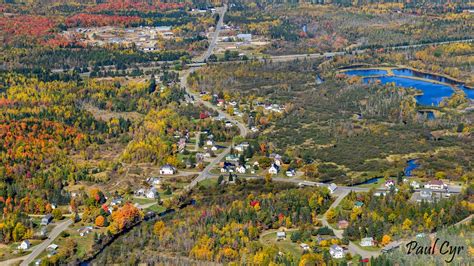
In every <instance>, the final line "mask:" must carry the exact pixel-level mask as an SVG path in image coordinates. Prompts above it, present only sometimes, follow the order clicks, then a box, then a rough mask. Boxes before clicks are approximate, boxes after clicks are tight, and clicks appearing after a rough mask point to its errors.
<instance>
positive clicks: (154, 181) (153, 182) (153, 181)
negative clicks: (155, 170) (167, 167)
mask: <svg viewBox="0 0 474 266" xmlns="http://www.w3.org/2000/svg"><path fill="white" fill-rule="evenodd" d="M146 182H147V183H148V184H150V185H152V186H159V185H161V179H160V178H159V177H149V178H148V179H147V180H146Z"/></svg>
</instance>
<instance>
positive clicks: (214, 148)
mask: <svg viewBox="0 0 474 266" xmlns="http://www.w3.org/2000/svg"><path fill="white" fill-rule="evenodd" d="M218 149H219V147H217V146H216V145H214V146H212V147H211V151H217V150H218Z"/></svg>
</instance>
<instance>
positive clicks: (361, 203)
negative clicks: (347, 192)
mask: <svg viewBox="0 0 474 266" xmlns="http://www.w3.org/2000/svg"><path fill="white" fill-rule="evenodd" d="M362 206H364V203H363V202H362V201H356V202H355V203H354V208H361V207H362Z"/></svg>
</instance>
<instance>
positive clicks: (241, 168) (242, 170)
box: [236, 165, 247, 174]
mask: <svg viewBox="0 0 474 266" xmlns="http://www.w3.org/2000/svg"><path fill="white" fill-rule="evenodd" d="M236 170H237V173H240V174H245V171H246V170H247V169H245V166H243V165H239V166H237V168H236Z"/></svg>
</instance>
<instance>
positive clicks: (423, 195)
mask: <svg viewBox="0 0 474 266" xmlns="http://www.w3.org/2000/svg"><path fill="white" fill-rule="evenodd" d="M423 200H424V201H427V202H431V201H433V192H432V191H431V189H428V188H425V189H422V190H421V191H420V197H419V198H418V199H417V201H418V202H421V201H423Z"/></svg>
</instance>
